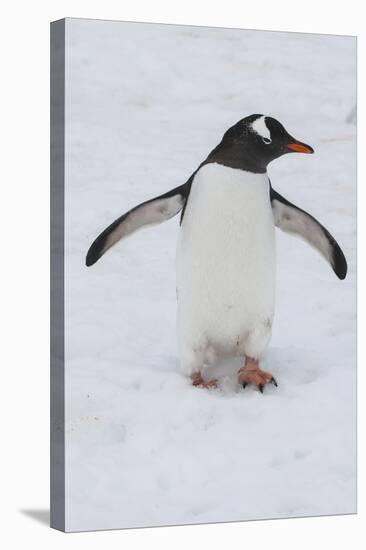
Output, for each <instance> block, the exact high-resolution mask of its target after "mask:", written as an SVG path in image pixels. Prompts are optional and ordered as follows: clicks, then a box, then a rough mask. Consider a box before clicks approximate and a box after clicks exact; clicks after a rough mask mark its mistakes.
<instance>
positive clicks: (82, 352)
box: [65, 19, 356, 531]
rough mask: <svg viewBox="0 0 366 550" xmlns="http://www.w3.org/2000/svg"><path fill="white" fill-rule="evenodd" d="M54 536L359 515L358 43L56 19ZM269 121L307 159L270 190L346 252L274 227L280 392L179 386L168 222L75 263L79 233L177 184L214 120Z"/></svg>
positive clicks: (224, 376) (274, 356)
mask: <svg viewBox="0 0 366 550" xmlns="http://www.w3.org/2000/svg"><path fill="white" fill-rule="evenodd" d="M66 33H67V51H66V82H67V86H66V123H67V124H66V220H65V225H66V227H65V231H66V234H65V250H66V265H65V278H66V288H65V292H66V297H65V307H66V311H65V313H66V330H65V332H66V334H65V354H66V392H65V393H66V395H65V399H66V528H67V530H69V531H80V530H88V529H108V528H119V527H137V526H139V527H142V526H151V525H171V524H189V523H201V522H216V521H234V520H244V519H245V520H247V519H260V518H286V517H295V516H313V515H324V514H345V513H354V512H355V511H356V431H355V428H356V393H355V391H356V320H355V311H356V167H355V147H356V127H355V125H354V124H349V123H347V117H348V116H349V113H350V112H353V109H354V105H355V103H356V83H355V70H356V69H355V63H356V60H355V48H356V43H355V39H354V38H351V37H340V36H320V35H311V34H308V35H304V34H289V33H274V32H273V33H272V32H258V31H240V30H228V29H214V28H198V27H184V26H163V25H152V24H134V23H118V22H104V21H100V22H97V21H91V20H76V19H75V20H73V19H69V20H67V26H66ZM252 113H263V114H266V115H270V116H273V117H275V118H277V119H278V120H280V122H281V123H282V124H283V125H284V126H285V128H286V129H287V130H288V131H289V133H290V134H291V135H294V136H295V137H296V138H297V139H299V140H301V141H304V142H306V143H310V144H311V145H312V146H313V147H314V149H315V155H311V156H310V155H288V156H285V157H283V158H281V159H279V160H278V161H275V162H274V163H273V164H272V165H270V169H269V175H270V177H271V180H272V184H273V186H274V188H275V189H277V190H278V192H280V193H281V194H282V195H284V196H285V197H286V198H288V199H289V200H290V201H292V202H294V203H295V204H298V205H299V206H301V207H302V208H304V209H305V210H307V211H309V212H311V213H312V214H313V215H315V216H316V217H317V218H318V219H319V220H320V221H321V222H322V223H323V224H324V225H326V226H327V227H328V228H329V229H330V230H331V232H332V233H333V234H334V236H335V237H336V239H337V240H338V242H339V244H340V245H341V247H342V248H343V250H344V252H345V254H346V257H347V260H348V264H349V274H348V276H347V279H346V280H345V281H339V280H338V279H337V278H336V276H335V275H334V273H333V272H332V270H331V268H330V267H329V266H328V265H327V263H326V262H325V261H324V259H323V258H322V257H321V256H320V255H319V254H318V253H317V252H315V251H314V250H312V249H311V248H310V247H309V246H307V245H306V244H305V243H303V242H302V241H300V240H298V239H295V238H294V237H291V236H288V235H284V234H282V233H281V232H280V231H276V233H277V235H276V237H277V248H278V259H277V263H278V270H277V272H278V281H277V294H276V303H277V305H276V315H275V321H274V333H273V337H272V341H271V344H270V349H269V351H268V354H267V357H266V360H265V362H264V365H263V366H264V368H265V369H266V370H269V371H271V372H272V373H273V375H274V376H275V377H276V379H277V381H278V382H279V386H278V388H275V387H273V386H271V387H268V388H267V387H266V389H265V393H264V395H261V394H260V393H259V392H258V391H257V390H256V389H254V388H249V387H248V388H246V389H245V390H243V389H242V388H240V387H239V386H238V385H237V384H236V371H237V369H238V368H239V366H240V365H238V364H237V363H236V364H235V362H234V364H233V363H232V362H230V364H226V365H222V366H221V367H218V368H217V373H218V375H219V376H220V389H217V390H204V389H197V388H193V387H192V386H191V385H190V384H189V383H188V381H187V379H186V378H185V377H184V376H183V375H182V373H181V372H180V369H179V365H178V359H177V349H176V333H175V316H176V297H175V249H176V240H177V235H178V227H179V225H178V221H179V220H178V217H175V218H173V219H172V220H170V221H168V222H166V223H164V224H162V225H159V226H155V227H151V228H148V229H146V230H143V231H140V232H138V233H137V234H135V235H133V236H131V237H130V238H128V239H126V240H124V241H122V242H121V243H119V244H117V245H116V246H115V247H114V248H113V249H111V250H110V251H108V252H107V253H106V255H105V256H103V258H102V259H101V260H100V261H99V262H98V263H97V264H96V265H95V266H93V267H91V268H86V267H85V263H84V262H85V255H86V252H87V249H88V247H89V245H90V244H91V242H92V240H93V239H94V238H95V237H96V236H97V234H98V233H99V232H100V231H101V230H103V229H104V228H105V227H106V226H107V225H108V224H109V223H111V222H112V221H113V220H114V219H115V218H117V217H118V216H120V215H121V214H122V213H123V212H125V211H126V210H128V209H129V208H131V207H132V206H134V205H136V204H138V203H140V202H142V201H144V200H146V199H149V198H151V197H153V196H156V195H158V194H161V193H163V192H165V191H168V190H169V189H171V188H173V187H176V186H177V185H180V184H182V183H183V182H184V181H186V180H187V178H188V177H189V176H190V174H191V173H192V172H193V171H194V169H195V168H196V167H197V165H198V163H199V162H200V161H202V160H203V159H204V158H205V156H206V155H207V154H208V152H209V151H210V150H211V149H212V148H213V147H214V146H215V145H216V144H217V143H218V142H219V141H220V139H221V137H222V135H223V133H224V132H225V130H226V129H227V128H228V127H229V126H231V125H232V124H233V123H235V122H236V121H237V120H239V119H240V118H242V117H243V116H246V115H249V114H252Z"/></svg>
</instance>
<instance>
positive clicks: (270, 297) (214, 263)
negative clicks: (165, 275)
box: [177, 163, 275, 374]
mask: <svg viewBox="0 0 366 550" xmlns="http://www.w3.org/2000/svg"><path fill="white" fill-rule="evenodd" d="M274 285H275V238H274V221H273V214H272V208H271V204H270V199H269V180H268V177H267V174H254V173H251V172H245V171H243V170H236V169H233V168H229V167H226V166H222V165H219V164H214V163H213V164H207V165H204V166H203V167H202V168H201V169H200V170H199V172H198V173H197V174H196V176H195V179H194V181H193V184H192V188H191V192H190V196H189V200H188V204H187V208H186V211H185V215H184V218H183V223H182V227H181V234H180V238H179V241H178V252H177V292H178V319H177V321H178V322H177V327H178V344H179V352H180V359H181V363H182V367H183V369H184V370H185V372H186V373H187V374H190V373H191V372H193V371H196V370H201V369H202V368H203V367H204V366H207V365H209V364H211V363H212V362H213V361H214V360H215V358H216V357H217V356H225V355H241V356H244V355H249V356H252V357H258V358H259V357H260V356H262V355H263V353H264V352H265V349H266V347H267V344H268V341H269V338H270V334H271V325H272V319H273V312H274Z"/></svg>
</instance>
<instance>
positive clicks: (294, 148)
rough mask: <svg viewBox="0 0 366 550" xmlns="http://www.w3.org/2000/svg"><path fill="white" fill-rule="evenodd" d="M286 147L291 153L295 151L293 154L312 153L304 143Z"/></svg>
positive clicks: (289, 144) (311, 149)
mask: <svg viewBox="0 0 366 550" xmlns="http://www.w3.org/2000/svg"><path fill="white" fill-rule="evenodd" d="M286 147H287V149H290V150H291V151H295V153H307V154H311V153H314V149H313V148H312V147H310V145H306V144H305V143H288V144H287V145H286Z"/></svg>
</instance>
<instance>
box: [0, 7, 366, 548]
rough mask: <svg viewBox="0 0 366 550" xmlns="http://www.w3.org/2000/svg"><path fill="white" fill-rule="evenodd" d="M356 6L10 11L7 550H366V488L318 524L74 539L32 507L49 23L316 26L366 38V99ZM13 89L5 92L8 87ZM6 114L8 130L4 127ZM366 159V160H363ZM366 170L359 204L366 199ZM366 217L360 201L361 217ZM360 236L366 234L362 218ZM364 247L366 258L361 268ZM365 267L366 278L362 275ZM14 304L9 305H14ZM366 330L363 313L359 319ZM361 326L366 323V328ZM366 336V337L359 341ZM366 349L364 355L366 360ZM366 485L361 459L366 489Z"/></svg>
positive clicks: (5, 209) (42, 364)
mask: <svg viewBox="0 0 366 550" xmlns="http://www.w3.org/2000/svg"><path fill="white" fill-rule="evenodd" d="M357 5H358V3H357V2H348V3H347V7H345V6H342V8H340V9H338V11H337V7H336V4H335V3H334V2H322V3H319V2H312V1H311V0H308V1H307V2H306V3H295V2H293V1H292V2H280V1H277V2H273V3H272V2H262V3H261V4H260V5H258V7H257V8H255V7H252V6H250V7H249V6H248V5H245V3H244V2H241V3H237V4H236V5H235V7H234V2H225V7H223V6H222V7H221V8H220V9H219V8H217V9H215V8H213V6H212V5H211V4H210V5H208V4H206V5H205V3H203V2H200V3H198V2H197V1H196V2H188V1H186V2H184V7H183V6H181V5H179V6H175V5H173V3H168V2H166V3H165V2H158V1H155V2H153V3H150V4H149V2H136V1H135V2H133V4H132V3H131V5H129V4H127V3H123V6H121V5H119V6H118V4H117V2H108V1H107V0H105V1H104V2H103V5H102V6H99V7H98V2H92V1H89V2H88V3H85V4H84V6H83V3H82V2H76V1H75V0H74V1H73V2H68V1H63V2H57V1H54V2H52V5H50V6H47V4H45V3H43V2H33V3H32V4H31V5H30V4H27V3H25V2H24V3H23V2H13V3H12V5H11V8H10V5H9V6H8V7H7V10H6V13H5V10H3V11H2V17H1V26H2V28H1V33H0V36H1V41H2V44H1V50H0V51H1V55H2V63H1V68H2V72H1V77H2V78H1V81H2V96H3V97H2V101H1V106H2V115H1V123H2V124H1V130H2V131H1V139H2V148H1V151H2V155H1V158H2V162H1V168H2V187H1V189H2V195H1V198H2V201H1V226H2V227H1V229H2V232H1V235H2V240H1V242H2V258H3V262H2V263H3V269H2V285H1V291H2V300H1V305H2V308H1V311H2V321H3V330H2V354H1V358H2V361H1V367H2V373H3V376H2V395H1V397H2V399H1V407H2V411H1V412H2V414H1V420H2V426H3V427H2V436H3V437H2V453H1V460H2V462H3V461H4V464H2V467H1V471H2V474H3V480H2V485H1V508H2V509H1V520H2V521H1V524H2V526H3V527H2V531H1V538H4V539H7V540H6V542H5V541H4V543H3V546H4V547H6V548H13V547H14V548H15V547H20V546H21V545H24V544H26V543H28V544H29V545H31V546H35V545H37V547H38V548H47V547H50V545H52V547H53V548H59V547H64V546H67V547H79V546H80V544H85V545H86V544H88V546H89V547H91V548H93V547H94V546H95V547H97V545H98V547H99V546H100V545H101V544H103V545H106V546H107V547H108V548H113V547H117V546H118V547H120V546H121V545H125V546H126V545H127V547H128V548H137V547H140V546H141V547H145V546H147V545H149V547H153V548H155V547H159V548H168V547H169V546H171V545H172V544H173V545H174V546H176V547H178V548H180V547H182V548H183V547H185V546H186V545H187V544H191V545H192V544H194V545H195V546H198V545H201V544H211V545H213V546H214V547H221V546H222V545H223V544H225V545H232V546H233V545H240V546H242V545H243V544H247V545H249V544H250V545H251V546H254V547H256V548H262V547H263V548H265V547H267V546H271V547H274V548H277V547H278V548H280V547H281V548H285V549H286V548H292V547H293V546H296V547H297V548H300V549H301V548H307V547H308V546H309V544H313V545H321V544H326V545H327V546H331V547H333V548H344V546H345V545H348V546H350V547H352V548H361V536H362V520H363V519H364V500H363V494H362V492H360V495H359V515H358V516H349V517H338V518H337V517H332V518H319V519H314V520H309V519H301V520H281V521H267V522H251V523H243V524H230V525H215V526H197V527H182V528H180V527H179V528H177V527H175V528H159V529H150V530H136V531H124V532H122V531H115V532H101V533H84V534H72V535H63V534H61V533H57V532H55V531H51V530H50V529H48V528H47V527H46V525H45V523H42V522H39V521H35V520H34V519H31V517H30V516H29V514H24V513H23V512H22V510H46V509H47V507H48V472H49V470H48V468H49V466H48V447H49V442H48V426H49V420H48V418H49V407H48V384H49V377H48V354H49V352H48V345H49V337H48V326H49V299H48V290H49V283H48V265H49V255H48V245H49V237H48V224H49V211H48V204H49V195H48V185H49V161H48V147H49V144H48V142H49V72H48V66H49V21H51V20H55V19H58V18H62V17H64V16H72V17H94V18H110V19H124V20H139V21H156V22H166V23H186V24H200V25H217V26H227V27H230V26H232V27H242V28H257V29H276V30H291V31H303V32H306V31H311V32H322V33H340V34H357V35H359V67H360V88H359V98H362V97H363V96H364V95H365V90H364V85H363V84H364V83H363V79H362V78H361V76H363V75H362V72H361V67H362V65H364V64H365V63H364V62H363V57H364V56H363V43H364V36H363V35H362V29H361V12H360V11H358V8H357ZM4 92H5V94H4ZM359 107H360V109H359V136H360V146H361V149H360V151H361V150H362V147H363V131H364V125H363V124H362V120H363V118H364V109H363V108H362V107H363V105H362V103H361V101H360V105H359ZM4 120H5V126H4ZM359 156H360V157H362V155H361V154H360V155H359ZM361 160H362V159H361V158H360V161H361ZM363 179H364V167H363V166H360V171H359V198H358V201H359V204H360V205H361V204H364V202H365V197H364V195H365V193H364V191H363V186H362V182H363ZM362 217H363V212H362V210H361V208H360V211H359V218H362ZM360 235H361V238H360V242H362V236H363V230H362V222H361V220H360ZM362 256H363V255H362V249H361V246H360V254H359V264H360V269H361V268H362V260H363V257H362ZM362 273H363V271H362V270H361V271H360V273H359V279H360V280H361V281H362V279H363V277H362ZM363 294H364V293H363V292H362V288H360V291H359V301H362V299H363V298H364V296H363ZM4 305H5V307H4ZM359 320H360V325H359V326H360V327H363V324H362V321H363V319H362V314H361V312H360V316H359ZM360 333H361V329H360ZM360 340H361V338H360ZM362 359H363V354H362V353H360V355H359V365H360V367H362ZM363 386H364V375H363V372H362V368H360V372H359V382H358V387H359V407H360V410H359V417H360V422H359V434H360V436H359V453H360V454H359V463H360V465H362V463H363V462H364V441H363V438H362V437H361V435H362V431H363V422H362V417H363V413H364V411H363V403H362V395H363V392H362V388H363ZM364 485H365V482H364V476H363V471H362V466H361V467H360V471H359V486H360V487H362V486H364Z"/></svg>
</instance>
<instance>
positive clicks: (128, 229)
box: [85, 184, 187, 266]
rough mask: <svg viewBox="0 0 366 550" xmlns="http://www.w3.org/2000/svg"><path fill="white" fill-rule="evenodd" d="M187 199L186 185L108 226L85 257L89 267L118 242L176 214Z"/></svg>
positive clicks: (132, 211) (129, 212)
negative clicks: (142, 228)
mask: <svg viewBox="0 0 366 550" xmlns="http://www.w3.org/2000/svg"><path fill="white" fill-rule="evenodd" d="M186 198H187V184H184V185H181V186H179V187H176V188H175V189H172V190H171V191H168V192H167V193H164V194H163V195H159V196H158V197H155V198H153V199H150V200H148V201H146V202H143V203H141V204H139V205H137V206H135V207H134V208H132V209H131V210H129V211H128V212H126V213H125V214H123V215H122V216H120V217H119V218H117V219H116V220H115V221H114V222H113V223H112V224H111V225H109V226H108V227H107V228H106V229H105V230H104V231H103V232H102V233H101V234H100V235H99V236H98V237H97V238H96V239H95V241H94V242H93V244H92V245H91V247H90V248H89V250H88V253H87V255H86V262H85V263H86V265H87V266H91V265H93V264H95V262H97V261H98V260H99V258H100V257H101V256H103V254H104V253H105V252H106V251H107V250H108V249H109V248H111V247H112V246H113V245H114V244H116V243H117V242H118V241H119V240H121V239H122V238H124V237H127V236H128V235H131V234H132V233H134V232H135V231H137V230H138V229H140V228H141V227H143V226H147V225H156V224H159V223H162V222H164V221H166V220H169V219H170V218H172V217H173V216H175V215H176V214H178V213H179V212H180V211H181V210H182V208H183V206H184V203H185V200H186Z"/></svg>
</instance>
